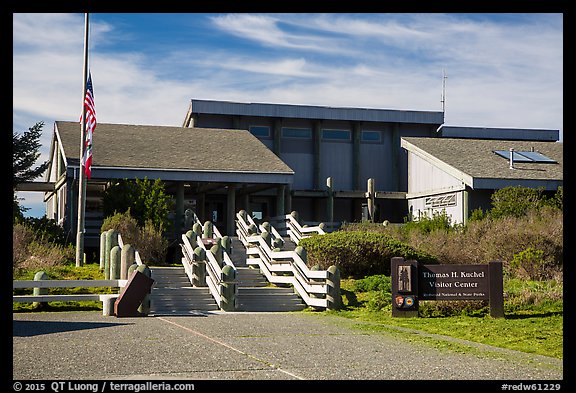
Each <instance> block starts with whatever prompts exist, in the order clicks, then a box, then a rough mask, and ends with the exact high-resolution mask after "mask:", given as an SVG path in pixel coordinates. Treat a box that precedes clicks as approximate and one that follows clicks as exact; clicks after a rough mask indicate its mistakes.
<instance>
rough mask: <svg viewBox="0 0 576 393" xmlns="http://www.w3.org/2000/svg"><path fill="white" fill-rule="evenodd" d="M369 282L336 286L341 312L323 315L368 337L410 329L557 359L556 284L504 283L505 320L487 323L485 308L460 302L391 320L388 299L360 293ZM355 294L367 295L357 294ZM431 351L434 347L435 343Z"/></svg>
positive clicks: (559, 317) (427, 306)
mask: <svg viewBox="0 0 576 393" xmlns="http://www.w3.org/2000/svg"><path fill="white" fill-rule="evenodd" d="M369 280H370V278H369V277H368V278H366V279H363V280H353V279H347V280H342V282H341V290H342V294H343V301H344V306H343V308H342V309H341V310H338V311H330V312H327V314H328V315H337V316H340V317H345V318H348V319H350V320H353V321H355V322H357V323H355V324H354V326H355V327H356V328H358V329H363V330H370V331H373V332H386V333H390V331H391V330H397V329H398V328H401V329H402V328H404V329H415V330H418V331H421V332H425V333H429V334H437V335H443V336H449V337H453V338H456V339H462V340H467V341H472V342H475V343H480V344H487V345H491V346H494V347H499V348H506V349H512V350H517V351H522V352H526V353H533V354H538V355H545V356H550V357H554V358H558V359H562V358H563V301H562V284H561V283H557V282H552V281H550V282H534V281H522V280H517V279H513V280H506V281H505V286H504V291H505V292H506V294H507V295H508V297H507V299H506V300H505V304H504V308H505V315H506V316H505V318H492V317H491V316H490V315H489V309H488V308H487V306H486V305H485V304H482V303H481V302H476V304H473V305H472V306H470V307H468V308H462V307H461V306H462V302H459V303H457V302H432V301H427V302H421V314H424V315H425V316H424V317H419V318H392V311H391V307H392V306H391V295H390V294H389V293H385V292H383V291H382V290H381V289H378V290H369V289H370V288H369V287H368V288H366V285H365V283H366V282H367V281H368V282H369ZM384 287H385V285H384ZM358 288H363V289H367V290H362V291H358V290H357V289H358ZM389 298H390V299H389ZM468 303H471V302H468ZM438 310H440V311H438ZM442 314H444V316H442ZM436 341H437V340H436ZM435 345H440V344H438V342H436V344H435ZM451 345H452V346H453V345H455V344H451Z"/></svg>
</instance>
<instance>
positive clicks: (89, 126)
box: [80, 72, 96, 179]
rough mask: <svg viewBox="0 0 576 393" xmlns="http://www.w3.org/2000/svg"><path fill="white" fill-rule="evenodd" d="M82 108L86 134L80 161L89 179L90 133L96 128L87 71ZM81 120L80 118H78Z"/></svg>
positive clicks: (92, 91) (92, 90) (90, 83)
mask: <svg viewBox="0 0 576 393" xmlns="http://www.w3.org/2000/svg"><path fill="white" fill-rule="evenodd" d="M84 108H85V112H86V119H85V122H86V135H85V136H84V155H83V157H82V163H83V164H84V173H85V174H86V178H87V179H90V175H91V174H92V135H93V133H94V129H95V128H96V108H95V106H94V89H93V88H92V74H91V73H90V72H89V73H88V81H87V82H86V96H85V97H84ZM80 121H82V119H80Z"/></svg>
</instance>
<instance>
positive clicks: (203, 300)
mask: <svg viewBox="0 0 576 393" xmlns="http://www.w3.org/2000/svg"><path fill="white" fill-rule="evenodd" d="M150 270H151V272H152V278H153V279H154V280H155V282H154V286H153V287H152V292H151V293H150V314H154V315H167V314H169V315H186V314H196V313H197V312H198V311H213V310H218V309H219V308H218V305H217V304H216V301H215V300H214V298H213V297H212V295H211V294H210V291H209V290H208V288H207V287H204V288H198V287H197V288H194V287H192V285H190V281H189V280H188V276H186V273H185V272H184V268H183V267H151V268H150Z"/></svg>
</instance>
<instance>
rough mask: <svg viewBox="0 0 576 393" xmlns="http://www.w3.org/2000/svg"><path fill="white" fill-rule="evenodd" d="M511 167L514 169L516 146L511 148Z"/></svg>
mask: <svg viewBox="0 0 576 393" xmlns="http://www.w3.org/2000/svg"><path fill="white" fill-rule="evenodd" d="M510 169H514V148H513V147H511V148H510Z"/></svg>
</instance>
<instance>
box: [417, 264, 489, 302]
mask: <svg viewBox="0 0 576 393" xmlns="http://www.w3.org/2000/svg"><path fill="white" fill-rule="evenodd" d="M488 291H489V285H488V265H453V264H446V265H420V266H419V269H418V294H419V296H420V300H488V298H489V297H488Z"/></svg>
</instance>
